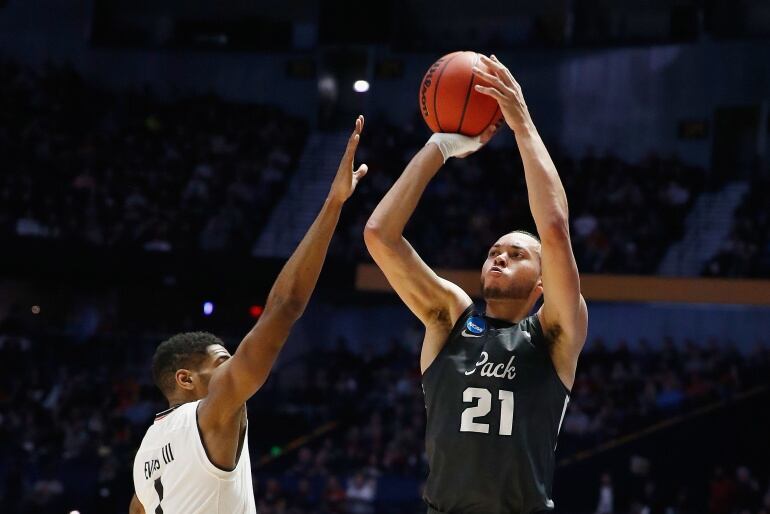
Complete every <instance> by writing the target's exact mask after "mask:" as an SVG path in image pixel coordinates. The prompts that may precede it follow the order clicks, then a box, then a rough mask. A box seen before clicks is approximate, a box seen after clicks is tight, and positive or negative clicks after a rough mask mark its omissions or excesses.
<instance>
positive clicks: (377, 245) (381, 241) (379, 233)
mask: <svg viewBox="0 0 770 514" xmlns="http://www.w3.org/2000/svg"><path fill="white" fill-rule="evenodd" d="M390 239H391V238H389V236H388V235H387V232H386V231H385V230H384V228H383V226H382V224H381V223H380V222H379V221H377V220H376V219H374V218H369V221H367V222H366V226H365V227H364V243H365V244H366V248H367V249H368V250H369V253H374V252H377V251H378V249H381V248H385V247H387V246H389V244H391V242H390Z"/></svg>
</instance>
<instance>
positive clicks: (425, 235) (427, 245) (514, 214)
mask: <svg viewBox="0 0 770 514" xmlns="http://www.w3.org/2000/svg"><path fill="white" fill-rule="evenodd" d="M422 125H424V124H423V122H422V120H415V121H414V122H412V123H410V124H407V125H405V126H404V127H386V126H383V127H382V128H379V129H378V130H379V132H380V133H381V134H382V135H381V136H380V137H377V138H373V139H371V140H366V141H364V143H363V144H362V148H361V150H360V159H361V160H362V161H364V162H367V163H370V166H371V163H377V166H378V173H372V174H371V175H370V176H369V177H367V180H366V181H364V182H363V183H362V184H361V185H360V186H359V189H358V191H357V193H356V195H354V197H353V198H352V199H351V200H350V203H351V206H350V207H349V208H348V209H346V212H345V213H344V214H343V220H342V228H341V229H340V230H339V231H338V232H339V233H340V234H339V236H338V240H340V241H342V242H343V243H342V244H339V245H336V246H332V252H337V253H338V254H339V253H342V254H343V255H345V256H346V257H347V258H349V259H365V258H367V257H366V251H365V248H364V246H363V242H362V241H361V237H360V235H361V233H362V231H363V226H364V224H365V222H366V219H367V217H368V215H369V214H370V213H371V212H372V210H373V209H374V207H375V206H376V205H377V202H379V200H380V199H381V198H382V197H383V196H384V194H385V193H386V192H387V190H388V189H389V188H390V187H391V185H392V184H393V181H394V180H395V179H396V178H397V177H398V175H399V174H400V173H401V172H402V170H403V169H404V167H405V166H406V164H407V162H408V160H409V159H410V158H411V157H412V156H413V155H414V154H415V153H416V152H417V151H418V150H419V148H420V147H421V146H422V145H424V144H425V141H426V140H427V135H426V134H425V130H424V128H423V126H422ZM505 130H506V131H507V129H505ZM496 137H498V138H504V137H509V138H510V137H511V136H510V135H508V136H503V135H498V136H496ZM548 146H549V151H550V153H551V157H552V158H553V160H554V162H555V164H556V168H557V170H558V171H559V175H560V176H561V179H562V182H563V183H564V187H565V189H566V193H567V198H568V200H569V206H570V221H571V236H572V242H573V247H574V251H575V255H576V258H577V262H578V267H579V268H580V270H581V271H583V272H589V273H590V272H606V273H632V274H638V273H641V274H649V273H654V272H655V271H656V269H657V266H658V264H659V262H660V260H661V259H662V257H663V255H664V254H665V251H666V249H667V247H668V245H670V244H671V243H672V242H674V241H677V240H678V239H679V238H681V236H682V234H683V230H684V218H685V214H686V213H687V211H688V210H689V208H690V206H691V205H692V202H693V199H694V197H695V196H696V195H697V194H698V193H699V192H700V190H701V189H702V187H703V181H704V173H703V170H701V169H698V168H693V167H688V166H686V165H684V164H683V163H681V162H679V161H677V160H676V159H674V158H661V157H657V156H650V157H648V158H647V159H645V160H644V161H643V162H640V163H638V164H633V165H632V164H628V163H625V162H623V161H622V160H621V159H619V158H618V157H616V156H613V155H601V156H600V155H594V154H593V152H588V154H586V155H585V156H583V157H582V158H580V159H575V158H572V157H570V156H568V155H567V154H566V153H565V152H563V151H561V150H560V148H559V146H558V145H556V144H549V145H548ZM514 229H525V230H529V231H533V232H534V231H535V226H534V222H533V220H532V217H531V215H530V209H529V202H528V199H527V190H526V185H525V181H524V170H523V167H522V164H521V159H520V158H519V156H518V152H517V151H516V150H515V149H511V148H508V147H496V146H494V145H490V147H488V148H483V149H481V150H480V151H479V152H478V153H477V154H475V155H473V156H471V157H469V158H466V159H451V160H450V161H449V162H448V163H447V164H446V165H445V166H444V168H442V170H440V171H439V173H438V174H437V176H436V177H435V178H434V179H433V180H432V181H431V183H430V184H429V185H428V187H427V189H426V192H425V194H424V196H423V198H422V200H421V201H420V204H419V206H418V208H417V211H416V213H415V215H414V216H413V217H412V219H411V221H410V222H409V225H407V231H406V234H405V235H406V237H407V239H409V241H410V242H411V243H412V245H413V246H414V247H415V249H416V250H417V251H418V252H419V253H420V254H421V256H422V257H423V258H424V259H425V260H426V262H428V264H429V265H431V266H436V267H462V268H480V267H481V264H482V263H483V261H484V259H485V256H486V252H487V249H488V245H491V244H492V243H494V241H495V240H497V238H498V237H500V236H501V235H503V234H505V233H507V232H510V231H511V230H514Z"/></svg>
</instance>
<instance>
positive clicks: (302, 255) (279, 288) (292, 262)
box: [265, 199, 342, 320]
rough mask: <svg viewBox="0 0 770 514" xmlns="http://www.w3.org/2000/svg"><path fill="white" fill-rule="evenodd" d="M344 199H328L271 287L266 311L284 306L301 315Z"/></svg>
mask: <svg viewBox="0 0 770 514" xmlns="http://www.w3.org/2000/svg"><path fill="white" fill-rule="evenodd" d="M341 210H342V203H341V202H340V201H338V200H333V199H327V200H326V201H325V202H324V204H323V207H322V208H321V212H320V213H319V214H318V216H317V217H316V219H315V221H314V222H313V224H312V225H311V226H310V228H309V229H308V231H307V233H306V234H305V237H303V238H302V241H301V242H300V243H299V246H297V249H296V250H294V253H293V254H292V255H291V257H290V258H289V260H288V261H287V262H286V264H285V265H284V267H283V269H282V270H281V272H280V274H279V275H278V278H277V279H276V281H275V284H273V288H272V289H271V290H270V294H269V295H268V298H267V303H266V305H265V311H268V310H275V309H281V310H283V311H284V313H285V315H286V316H288V317H289V318H291V319H292V320H297V319H299V317H300V316H301V315H302V313H303V312H304V310H305V307H306V306H307V303H308V301H309V300H310V295H311V294H312V292H313V289H315V286H316V283H317V282H318V276H319V275H320V274H321V268H322V267H323V263H324V260H325V259H326V253H327V251H328V249H329V243H330V241H331V238H332V236H333V235H334V229H335V228H336V227H337V222H338V221H339V218H340V212H341Z"/></svg>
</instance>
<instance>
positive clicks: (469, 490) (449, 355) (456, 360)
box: [422, 305, 569, 514]
mask: <svg viewBox="0 0 770 514" xmlns="http://www.w3.org/2000/svg"><path fill="white" fill-rule="evenodd" d="M422 383H423V391H424V392H425V406H426V409H427V429H426V436H425V446H426V451H427V455H428V464H429V466H430V471H429V475H428V481H427V484H426V486H425V501H426V503H427V504H428V506H429V507H430V511H431V512H447V513H451V514H527V513H531V512H540V511H548V510H552V509H553V506H554V504H553V501H552V500H551V486H552V482H553V472H554V460H555V455H554V454H555V451H556V437H557V435H558V432H559V428H560V426H561V422H562V420H563V418H564V413H565V411H566V409H567V402H568V401H569V390H568V389H567V388H566V387H565V386H564V384H563V383H562V381H561V380H560V379H559V376H558V375H557V374H556V369H555V368H554V366H553V362H552V361H551V356H550V354H549V352H548V348H547V346H546V341H545V338H544V336H543V331H542V329H541V327H540V321H539V320H538V317H537V315H533V316H530V317H528V318H526V319H524V320H522V321H519V322H518V323H509V322H506V321H501V320H497V319H494V318H489V317H486V316H484V315H482V314H479V313H477V312H476V311H475V309H474V306H473V305H471V306H470V307H469V308H468V309H467V310H466V311H465V312H464V313H463V315H462V316H460V319H459V320H458V321H457V323H456V324H455V326H454V328H453V329H452V332H451V333H450V335H449V338H448V339H447V341H446V344H445V345H444V347H443V348H442V349H441V351H440V352H439V354H438V356H437V357H436V360H435V361H433V363H431V365H430V366H429V367H428V369H427V370H425V373H424V374H423V377H422Z"/></svg>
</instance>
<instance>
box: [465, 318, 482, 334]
mask: <svg viewBox="0 0 770 514" xmlns="http://www.w3.org/2000/svg"><path fill="white" fill-rule="evenodd" d="M465 328H466V329H467V330H468V332H470V333H471V334H475V335H479V334H482V333H483V332H484V331H485V330H486V329H487V322H486V321H484V318H479V317H477V316H472V317H470V318H468V321H466V322H465Z"/></svg>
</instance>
